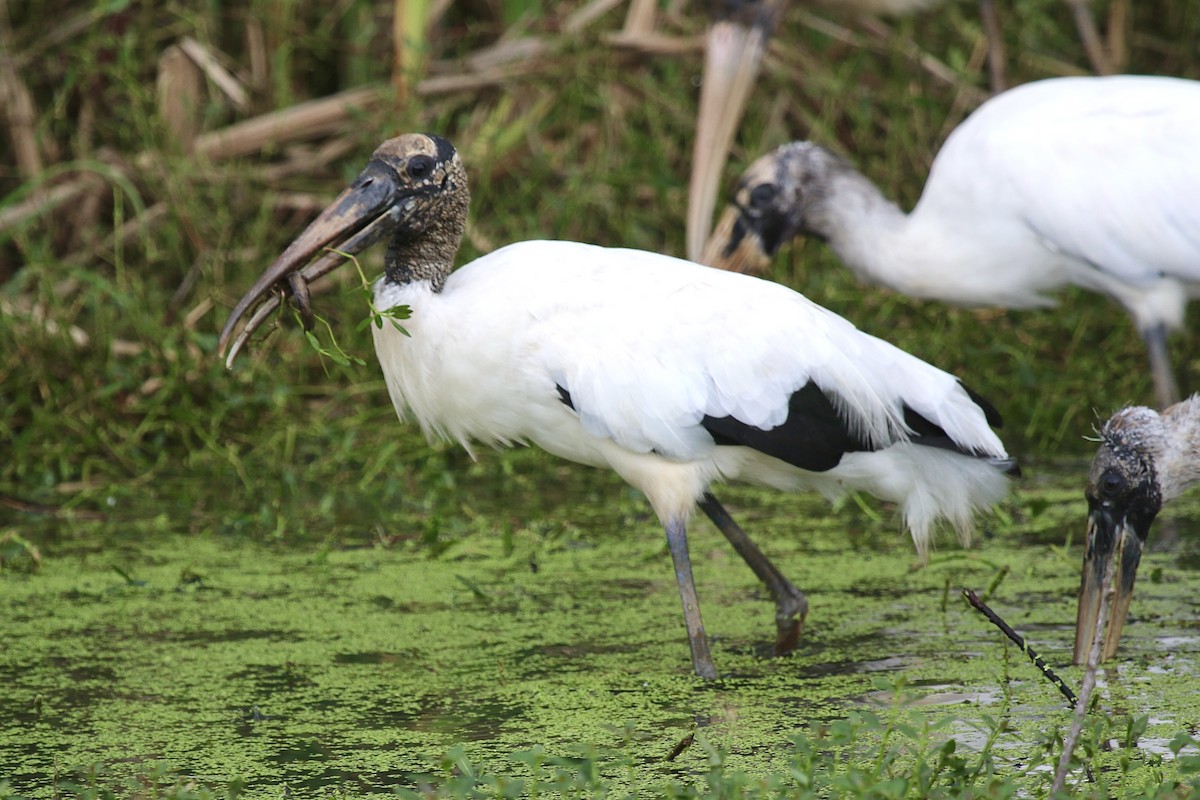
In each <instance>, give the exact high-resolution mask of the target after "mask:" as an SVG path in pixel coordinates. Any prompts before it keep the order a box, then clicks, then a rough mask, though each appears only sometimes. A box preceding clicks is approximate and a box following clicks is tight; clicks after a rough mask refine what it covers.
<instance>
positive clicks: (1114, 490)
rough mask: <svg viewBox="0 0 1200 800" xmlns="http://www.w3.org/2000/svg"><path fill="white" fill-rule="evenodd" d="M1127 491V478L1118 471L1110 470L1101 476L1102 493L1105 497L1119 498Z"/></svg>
mask: <svg viewBox="0 0 1200 800" xmlns="http://www.w3.org/2000/svg"><path fill="white" fill-rule="evenodd" d="M1124 489H1125V478H1123V477H1122V476H1121V474H1120V473H1119V472H1117V471H1116V470H1108V471H1107V472H1105V473H1104V474H1103V475H1101V476H1100V493H1101V494H1102V495H1104V496H1105V497H1109V498H1113V497H1119V496H1120V495H1121V493H1122V492H1123V491H1124Z"/></svg>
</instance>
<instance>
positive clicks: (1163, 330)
mask: <svg viewBox="0 0 1200 800" xmlns="http://www.w3.org/2000/svg"><path fill="white" fill-rule="evenodd" d="M1142 339H1143V340H1144V341H1145V342H1146V352H1147V354H1148V355H1149V356H1150V376H1151V377H1152V378H1153V379H1154V396H1155V399H1156V400H1157V401H1158V409H1159V411H1162V410H1164V409H1167V408H1170V407H1171V406H1173V405H1175V404H1176V403H1178V402H1179V400H1180V395H1179V384H1178V383H1176V382H1175V371H1174V370H1173V369H1171V356H1170V354H1169V353H1168V352H1167V327H1166V326H1165V325H1162V324H1159V325H1155V326H1153V327H1150V328H1146V329H1145V330H1143V331H1142Z"/></svg>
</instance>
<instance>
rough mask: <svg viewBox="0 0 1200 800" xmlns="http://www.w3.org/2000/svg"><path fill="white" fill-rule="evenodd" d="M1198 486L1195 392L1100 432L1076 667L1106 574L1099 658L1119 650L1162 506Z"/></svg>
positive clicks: (1128, 413) (1083, 657) (1092, 631)
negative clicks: (1109, 580)
mask: <svg viewBox="0 0 1200 800" xmlns="http://www.w3.org/2000/svg"><path fill="white" fill-rule="evenodd" d="M1198 482H1200V395H1192V396H1191V397H1190V398H1188V399H1187V400H1184V401H1183V402H1181V403H1176V404H1175V405H1173V406H1171V407H1170V408H1168V409H1166V410H1165V411H1163V412H1162V413H1161V414H1160V413H1158V412H1157V411H1155V410H1154V409H1151V408H1145V407H1142V406H1134V407H1131V408H1125V409H1122V410H1120V411H1118V412H1117V413H1115V414H1113V415H1112V417H1110V418H1109V420H1108V421H1107V422H1105V423H1104V426H1103V427H1102V428H1101V429H1100V449H1099V450H1097V451H1096V456H1095V458H1094V459H1092V467H1091V471H1090V472H1089V473H1088V483H1087V491H1086V492H1085V495H1086V497H1087V501H1088V526H1087V542H1086V550H1085V553H1084V561H1083V575H1082V578H1081V580H1080V586H1079V611H1078V615H1077V617H1076V625H1075V663H1076V664H1084V663H1086V661H1087V658H1088V652H1089V650H1090V648H1091V646H1092V641H1093V638H1094V637H1095V635H1096V625H1097V620H1098V618H1099V617H1100V606H1101V603H1103V602H1105V598H1104V597H1103V595H1102V592H1101V585H1102V583H1103V579H1104V574H1105V571H1106V570H1107V569H1108V568H1109V564H1110V563H1111V564H1112V565H1113V575H1114V577H1115V579H1116V580H1115V583H1114V585H1113V589H1112V592H1113V594H1112V599H1111V600H1110V601H1108V602H1109V603H1110V609H1111V613H1110V614H1109V616H1108V620H1109V621H1108V629H1107V630H1106V631H1103V646H1102V648H1101V651H1100V659H1099V660H1100V661H1105V660H1107V659H1109V658H1111V657H1112V656H1113V655H1114V654H1115V653H1116V652H1117V645H1118V644H1119V643H1120V641H1121V631H1122V629H1123V628H1124V626H1125V618H1126V616H1128V614H1129V602H1130V599H1131V598H1132V597H1133V584H1134V579H1135V578H1136V577H1137V568H1138V564H1139V563H1140V562H1141V559H1142V548H1143V546H1144V545H1145V542H1146V538H1147V536H1149V534H1150V523H1152V522H1153V521H1154V518H1155V517H1156V516H1157V515H1158V512H1159V511H1161V510H1162V507H1163V506H1164V505H1166V504H1167V503H1169V502H1171V501H1172V500H1174V499H1175V498H1176V497H1178V496H1179V495H1181V494H1183V492H1184V491H1185V490H1187V489H1188V488H1190V487H1192V486H1194V485H1195V484H1196V483H1198Z"/></svg>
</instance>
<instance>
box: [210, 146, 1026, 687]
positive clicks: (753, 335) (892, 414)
mask: <svg viewBox="0 0 1200 800" xmlns="http://www.w3.org/2000/svg"><path fill="white" fill-rule="evenodd" d="M468 198H469V194H468V191H467V178H466V173H465V171H464V169H463V166H462V164H461V162H460V160H459V157H458V154H457V153H456V151H455V150H454V148H453V147H452V146H451V145H450V143H449V142H447V141H446V140H445V139H442V138H439V137H436V136H432V135H418V134H408V135H404V136H400V137H398V138H395V139H391V140H389V141H387V142H385V143H384V144H383V145H381V146H380V147H379V148H378V149H377V150H376V151H375V153H374V155H373V156H372V157H371V159H370V161H369V163H368V164H367V166H366V168H365V169H364V170H363V172H362V173H361V174H360V175H359V176H358V178H357V179H355V181H354V182H353V183H352V184H351V185H350V186H349V187H348V188H347V189H346V190H345V191H344V192H343V193H342V194H341V195H340V196H339V197H338V198H337V199H336V200H335V201H334V202H333V204H332V205H330V206H329V207H328V208H327V209H326V210H325V211H323V212H322V213H321V214H320V215H319V216H318V217H317V219H316V220H314V221H313V223H312V224H311V225H309V227H308V228H307V229H305V230H304V231H303V232H302V233H301V234H300V236H299V238H297V239H296V240H295V241H294V242H293V243H292V244H291V245H290V246H289V247H288V248H287V250H286V251H285V252H284V253H283V254H282V255H281V256H280V257H279V259H278V260H277V261H276V262H275V263H274V264H273V265H271V266H270V267H269V268H268V269H267V270H266V272H264V273H263V275H262V276H261V277H260V278H259V279H258V280H257V282H256V283H255V284H254V286H253V287H252V288H251V289H250V291H249V292H248V293H247V294H246V296H245V297H244V298H242V300H241V301H240V302H239V303H238V305H237V307H236V308H235V309H234V311H233V313H232V314H231V315H230V318H229V321H228V323H227V324H226V326H225V329H224V331H223V332H222V335H221V348H222V351H223V352H224V351H225V350H226V349H227V348H228V347H229V343H230V341H231V339H232V338H233V336H234V333H235V331H236V330H237V328H238V324H239V321H240V320H241V319H242V318H243V317H244V316H245V315H246V314H247V313H248V312H249V311H250V309H251V308H252V307H253V306H255V305H256V304H259V303H260V302H261V303H263V305H261V306H260V309H262V308H267V309H269V308H270V306H271V305H273V304H276V305H277V304H278V302H279V300H278V295H277V294H275V295H272V292H273V289H274V288H275V287H276V286H278V285H280V284H281V283H284V282H289V281H290V282H291V284H292V286H293V287H298V288H299V289H300V295H301V300H302V301H303V302H304V303H307V292H306V291H305V290H304V288H303V287H306V286H307V284H308V281H310V280H315V279H316V278H317V277H319V276H320V275H321V274H324V273H325V272H328V271H329V270H330V269H332V268H333V267H334V266H336V265H337V263H339V262H340V261H341V260H342V257H341V256H337V257H333V256H330V255H321V253H322V252H323V251H324V250H325V249H326V248H334V249H337V250H338V251H340V252H342V253H349V254H354V253H358V252H361V251H362V250H363V249H365V248H366V247H368V246H370V245H372V244H374V243H375V242H377V241H380V240H382V239H384V238H388V240H389V241H388V248H387V254H386V258H385V262H384V274H383V277H382V278H380V280H379V281H378V282H377V283H376V284H375V289H374V303H375V306H376V307H377V308H378V309H380V310H386V309H390V308H396V307H398V306H407V307H409V308H410V309H411V314H412V316H411V318H410V319H408V320H406V321H405V322H404V326H405V328H406V329H407V335H406V334H405V333H403V332H401V331H399V330H397V329H395V328H394V327H393V326H391V325H388V324H384V325H383V326H381V327H377V328H375V329H374V338H375V350H376V354H377V355H378V358H379V362H380V365H381V367H382V368H383V374H384V377H385V378H386V382H387V387H388V391H389V393H390V395H391V398H392V402H393V404H394V405H395V408H396V411H397V413H398V414H399V415H400V417H401V418H406V417H412V418H415V419H416V421H417V422H418V423H419V424H420V425H421V427H422V428H423V429H424V430H425V431H426V432H427V434H428V435H430V436H441V437H444V438H446V439H450V440H454V441H457V442H460V443H461V444H462V445H463V446H464V447H466V448H468V449H469V448H470V447H471V443H472V442H482V443H485V444H489V445H495V446H502V445H510V444H514V443H533V444H536V445H538V446H540V447H542V448H543V449H545V450H547V451H549V452H551V453H553V454H555V455H558V456H561V457H563V458H566V459H568V460H570V461H575V462H578V463H581V464H587V465H592V466H599V467H609V468H611V469H613V470H615V471H616V472H617V473H618V474H619V475H620V476H621V477H622V478H624V479H625V480H626V481H628V482H629V483H630V484H632V485H633V486H635V487H637V488H638V489H640V490H641V491H642V492H643V493H644V494H645V495H646V497H647V498H648V499H649V501H650V504H651V505H652V506H653V508H654V511H655V512H656V513H657V515H658V517H659V519H660V520H661V522H662V524H663V527H664V528H665V531H666V536H667V542H668V545H669V549H670V552H671V557H672V560H673V562H674V566H675V575H676V579H677V582H678V586H679V591H680V596H681V598H682V601H683V609H684V621H685V624H686V627H687V633H688V640H689V642H690V645H691V651H692V662H693V665H694V668H695V671H696V673H697V674H699V675H700V676H702V677H705V678H714V677H716V675H717V671H716V667H715V665H714V663H713V660H712V656H711V654H710V651H709V645H708V640H707V638H706V635H705V631H704V626H703V623H702V621H701V617H700V607H699V603H698V601H697V597H696V590H695V586H694V583H693V580H692V568H691V563H690V559H689V556H688V548H687V533H686V531H687V524H688V519H689V516H690V515H691V513H692V511H693V509H694V508H695V507H696V506H697V505H699V507H700V509H701V510H703V511H704V513H705V514H706V515H707V516H708V517H709V518H710V519H712V520H713V522H714V523H715V524H716V525H717V527H718V528H719V529H720V530H721V532H722V533H723V534H724V535H725V536H726V537H727V538H728V539H729V541H730V542H731V543H732V544H733V546H734V548H735V549H736V550H737V551H738V553H739V554H740V555H741V556H742V557H743V558H744V559H745V560H746V562H747V563H748V564H749V565H750V567H751V568H752V569H753V570H754V571H755V573H756V574H757V575H758V576H759V578H760V579H762V580H763V582H764V583H765V584H766V585H767V587H768V588H769V590H770V592H771V594H772V596H773V598H774V600H775V603H776V629H777V631H776V632H777V638H776V648H777V650H779V651H786V650H788V649H790V648H791V647H794V646H795V643H796V638H797V636H798V635H799V633H800V629H801V625H802V623H803V620H804V615H805V613H806V610H807V601H806V599H805V597H804V594H803V593H802V592H800V590H799V589H797V588H796V587H795V586H794V585H793V584H792V583H791V582H789V581H788V580H787V578H785V577H784V576H783V574H782V573H781V572H780V571H779V570H778V569H777V568H776V567H775V565H774V564H772V563H771V562H770V560H769V559H768V558H767V557H766V556H765V555H763V553H762V552H761V551H760V550H759V549H758V548H757V547H756V546H755V544H754V543H753V542H752V541H751V540H750V539H749V537H747V536H746V534H745V533H744V532H743V531H742V530H741V528H739V527H738V526H737V525H736V524H735V523H734V521H733V520H732V518H731V517H730V516H729V515H728V514H727V513H726V512H725V510H724V508H723V507H722V506H721V504H720V503H719V502H718V501H717V499H716V498H715V497H714V496H713V495H712V494H711V492H710V490H709V488H710V485H711V484H712V483H713V482H715V481H717V480H722V479H728V480H742V481H749V482H751V483H756V484H760V485H765V486H771V487H776V488H779V489H784V490H797V489H806V488H807V489H815V490H817V491H820V492H822V493H824V494H827V495H830V496H833V495H837V494H840V493H843V492H846V491H854V490H861V491H866V492H869V493H871V494H874V495H875V496H877V497H881V498H884V499H886V500H890V501H893V502H895V503H897V504H898V505H899V507H900V511H901V513H902V514H903V517H904V519H905V521H906V523H907V525H908V527H909V529H910V531H911V533H912V537H913V541H914V542H915V544H916V547H917V550H918V551H919V552H920V553H921V554H922V555H924V554H925V552H926V550H927V549H928V547H929V544H930V540H931V536H932V532H933V528H934V527H935V524H936V523H937V522H938V521H939V520H944V521H948V522H949V524H950V525H951V526H953V527H954V528H956V529H957V530H958V532H959V533H960V534H961V535H962V536H964V537H965V536H966V535H967V534H968V533H969V531H970V529H971V526H972V519H973V515H974V513H975V512H976V511H977V510H979V509H982V508H986V507H988V506H990V505H992V504H994V503H995V502H997V501H998V500H1000V499H1001V498H1002V497H1003V496H1004V495H1005V493H1006V491H1007V488H1008V481H1007V478H1006V477H1005V476H1004V474H1003V473H1004V472H1005V471H1006V470H1008V469H1009V468H1010V467H1011V466H1012V464H1011V461H1009V460H1008V457H1007V455H1006V453H1005V450H1004V446H1003V445H1002V444H1001V443H1000V440H999V439H998V438H997V437H996V435H995V433H994V432H993V431H992V429H991V427H990V425H989V422H991V423H996V424H998V422H999V419H998V417H997V416H996V414H995V412H994V410H993V409H992V408H991V406H990V405H988V404H987V403H986V402H985V401H983V400H982V399H981V398H979V397H978V396H976V395H974V394H973V393H971V392H970V391H968V390H967V389H965V388H964V387H963V385H962V384H961V383H960V382H959V381H958V379H956V378H955V377H954V376H952V375H949V374H947V373H945V372H942V371H941V370H938V369H936V368H934V367H932V366H930V365H928V364H926V363H924V362H923V361H920V360H919V359H917V358H915V357H913V356H911V355H909V354H907V353H905V352H903V351H901V350H899V349H897V348H895V347H893V346H891V345H889V344H887V343H886V342H883V341H881V340H879V339H876V338H874V337H872V336H868V335H867V334H864V333H861V332H859V331H858V330H857V329H855V328H854V326H852V325H851V324H850V323H849V322H847V321H845V320H844V319H842V318H841V317H838V316H836V315H834V314H832V313H831V312H829V311H826V310H825V309H823V308H821V307H819V306H817V305H814V304H813V303H811V302H809V301H808V300H807V299H805V298H804V297H803V296H801V295H799V294H797V293H795V292H793V291H791V290H789V289H786V288H784V287H783V286H780V285H778V284H774V283H770V282H767V281H762V280H759V279H757V278H753V277H749V276H746V275H738V274H735V273H729V272H721V271H719V270H714V269H708V268H705V267H701V266H699V265H697V264H693V263H690V262H686V261H681V260H679V259H675V258H670V257H667V256H662V255H657V254H654V253H647V252H642V251H637V250H619V249H607V248H601V247H595V246H592V245H586V244H580V243H576V242H552V241H531V242H522V243H519V244H513V245H509V246H508V247H504V248H502V249H500V250H497V251H495V252H493V253H491V254H490V255H486V256H483V257H482V258H479V259H477V260H475V261H473V262H471V263H470V264H468V265H466V266H464V267H462V268H460V269H458V270H457V271H454V272H452V271H451V269H452V266H453V261H454V257H455V253H456V252H457V250H458V246H459V242H460V240H461V238H462V236H463V231H464V228H465V225H466V219H467V209H468V203H469V199H468ZM314 258H316V259H317V261H315V262H312V259H314ZM309 262H312V263H309ZM306 265H307V266H306ZM264 298H266V301H265V302H263V301H264ZM263 318H264V314H263V313H262V312H261V310H260V311H259V312H256V313H255V314H254V315H253V316H252V317H251V318H250V320H249V322H247V323H246V325H245V327H244V328H243V329H242V331H241V333H240V335H239V336H238V337H237V338H236V340H235V341H234V345H233V347H232V349H230V350H229V355H228V358H227V363H232V360H233V358H234V357H235V356H236V354H237V351H238V349H240V347H241V346H242V344H243V343H244V342H245V341H246V340H247V338H246V337H247V336H248V335H249V334H250V333H251V332H252V331H253V329H254V328H255V327H257V326H258V324H259V323H260V322H261V321H262V319H263Z"/></svg>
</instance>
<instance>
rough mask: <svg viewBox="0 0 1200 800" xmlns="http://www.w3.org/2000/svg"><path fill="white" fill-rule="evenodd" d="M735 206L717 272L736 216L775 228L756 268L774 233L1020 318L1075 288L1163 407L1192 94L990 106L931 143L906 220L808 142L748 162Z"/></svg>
mask: <svg viewBox="0 0 1200 800" xmlns="http://www.w3.org/2000/svg"><path fill="white" fill-rule="evenodd" d="M764 185H771V186H775V187H776V188H777V191H775V192H774V194H772V196H771V197H770V198H769V199H768V200H766V201H764V203H763V204H762V205H763V207H760V208H755V207H754V205H755V202H754V200H753V199H751V194H750V193H751V192H753V191H754V189H755V188H758V187H760V186H764ZM760 191H761V190H760ZM743 195H744V196H743ZM766 196H767V194H766V193H760V195H759V197H760V198H766ZM738 197H739V201H738V202H739V205H740V206H741V208H740V212H732V211H731V212H729V214H727V220H726V221H725V222H723V223H722V225H721V229H720V230H719V231H718V234H717V235H716V236H715V237H714V240H713V241H712V242H710V245H709V249H708V255H706V259H707V260H709V261H710V263H714V264H717V265H725V266H728V264H727V263H726V262H725V258H726V257H728V256H730V255H732V254H733V253H734V251H735V250H736V248H737V247H738V246H739V245H740V244H741V243H740V242H731V241H730V240H729V237H730V235H731V232H732V231H733V230H734V226H733V223H732V222H731V220H732V219H733V218H734V217H735V216H736V215H737V213H740V215H741V219H742V220H743V222H744V223H745V225H746V226H747V228H748V229H749V230H750V231H751V232H754V231H755V230H756V228H755V225H757V226H758V227H759V228H765V227H768V226H769V225H773V226H774V230H775V231H776V235H775V236H774V237H773V238H772V237H766V238H771V239H772V240H771V241H760V242H755V243H754V246H755V247H758V248H760V249H761V250H763V251H765V255H762V256H760V257H759V259H760V261H765V260H766V259H768V258H769V257H770V256H771V255H773V254H774V252H775V250H777V249H778V248H779V247H780V246H782V244H783V243H784V241H783V239H784V238H785V237H784V236H781V235H779V234H781V233H783V232H786V237H787V238H790V236H792V235H795V234H802V233H811V234H814V235H817V236H820V237H822V238H824V239H826V240H827V241H828V242H829V244H830V246H831V247H832V248H833V249H834V251H835V252H836V253H837V254H838V256H839V257H840V258H841V260H842V261H843V263H845V264H846V265H847V266H849V267H850V268H851V269H853V270H854V271H855V273H856V274H858V275H859V276H860V277H862V278H863V279H865V280H867V281H870V282H873V283H879V284H883V285H884V286H887V287H889V288H891V289H894V290H896V291H898V292H901V293H903V294H907V295H910V296H913V297H921V298H928V299H937V300H943V301H947V302H951V303H957V304H962V305H999V306H1007V307H1013V308H1027V307H1034V306H1046V305H1052V304H1053V299H1052V298H1050V297H1049V296H1048V295H1047V292H1049V291H1052V290H1055V289H1059V288H1061V287H1063V286H1068V285H1075V286H1081V287H1083V288H1087V289H1090V290H1092V291H1096V292H1101V293H1103V294H1106V295H1108V296H1110V297H1112V298H1113V299H1114V300H1116V301H1117V302H1119V303H1120V304H1121V305H1122V306H1123V307H1124V308H1125V309H1126V310H1127V311H1128V312H1129V313H1130V315H1131V316H1132V317H1133V319H1134V322H1135V324H1136V325H1137V327H1138V329H1139V331H1140V332H1141V333H1142V335H1143V337H1145V338H1146V340H1147V346H1148V347H1149V348H1150V350H1151V362H1152V368H1153V369H1154V373H1155V382H1156V385H1157V386H1158V387H1159V394H1160V402H1162V403H1163V404H1164V405H1166V404H1168V403H1169V402H1173V401H1174V400H1175V399H1177V395H1178V391H1177V390H1176V389H1174V386H1173V383H1174V381H1173V378H1171V377H1170V369H1169V366H1167V365H1166V363H1165V361H1164V360H1165V358H1166V352H1165V344H1163V336H1164V334H1165V331H1169V330H1173V329H1176V328H1178V327H1179V326H1180V325H1181V324H1182V323H1183V318H1184V310H1185V307H1186V304H1187V301H1188V298H1189V296H1190V295H1192V294H1194V293H1195V292H1196V289H1197V287H1200V83H1197V82H1195V81H1187V80H1181V79H1176V78H1161V77H1148V76H1132V75H1121V76H1110V77H1101V78H1095V77H1087V78H1058V79H1052V80H1045V81H1038V82H1036V83H1029V84H1025V85H1023V86H1019V87H1017V88H1015V89H1011V90H1009V91H1007V92H1004V93H1003V94H1000V95H997V96H996V97H994V98H992V99H991V100H989V101H988V102H986V103H984V104H983V105H982V106H980V108H979V109H978V110H976V111H975V112H974V113H973V114H972V115H971V116H969V117H968V118H967V119H966V121H965V122H963V124H962V125H960V126H959V127H958V128H956V129H955V130H954V132H953V133H952V134H951V135H950V137H949V138H948V139H947V140H946V143H945V145H944V146H943V147H942V149H941V151H940V152H939V153H938V155H937V158H936V159H935V160H934V162H933V166H932V168H931V169H930V173H929V179H928V181H927V182H926V184H925V189H924V191H923V192H922V194H921V198H920V200H919V201H918V203H917V205H916V207H915V208H914V209H913V210H912V213H910V214H907V215H906V214H905V213H904V212H903V211H901V210H900V209H899V208H898V207H897V206H896V205H895V204H894V203H892V202H891V201H889V200H887V199H886V198H885V197H884V196H883V195H882V194H881V193H880V192H879V190H878V189H877V188H876V187H875V186H874V185H873V184H871V183H870V181H868V180H867V179H866V178H865V177H863V176H862V175H861V174H859V173H858V172H857V171H855V170H854V169H853V167H851V166H850V165H849V164H847V163H846V162H845V161H844V160H842V159H841V158H839V157H837V156H835V155H833V154H832V153H829V152H828V151H826V150H824V149H823V148H821V147H819V146H817V145H814V144H811V143H808V142H798V143H793V144H791V145H784V146H783V147H782V148H780V149H779V150H777V151H775V153H772V154H769V155H768V156H764V157H763V158H762V159H760V160H759V161H758V162H755V164H754V165H752V166H751V167H750V168H749V169H748V170H747V172H746V174H745V175H744V176H743V178H742V183H741V185H740V188H739V194H738ZM768 206H770V208H769V209H768V208H767V207H768ZM756 215H757V217H758V218H767V217H770V219H771V220H773V222H771V223H769V225H765V224H762V223H754V222H752V221H751V218H752V217H755V216H756ZM743 257H747V256H745V255H744V254H743ZM758 268H761V264H760V265H759V267H758ZM1156 351H1157V352H1156ZM1160 361H1161V362H1162V363H1161V364H1160V363H1158V362H1160ZM1167 384H1171V385H1170V386H1168V385H1167Z"/></svg>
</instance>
